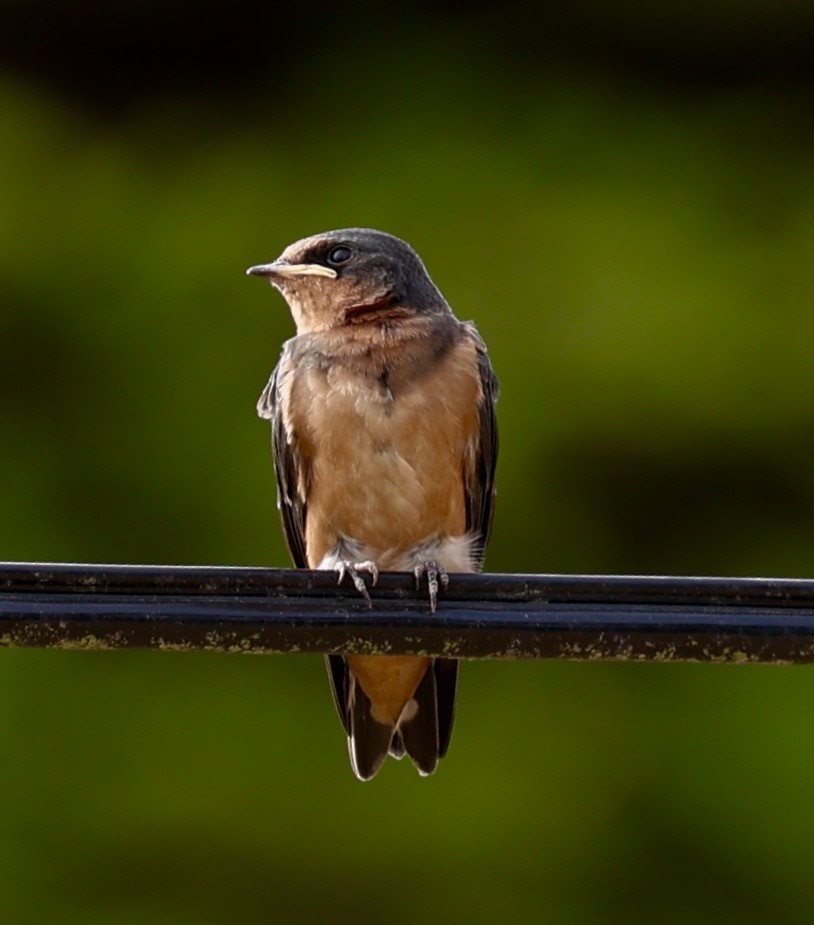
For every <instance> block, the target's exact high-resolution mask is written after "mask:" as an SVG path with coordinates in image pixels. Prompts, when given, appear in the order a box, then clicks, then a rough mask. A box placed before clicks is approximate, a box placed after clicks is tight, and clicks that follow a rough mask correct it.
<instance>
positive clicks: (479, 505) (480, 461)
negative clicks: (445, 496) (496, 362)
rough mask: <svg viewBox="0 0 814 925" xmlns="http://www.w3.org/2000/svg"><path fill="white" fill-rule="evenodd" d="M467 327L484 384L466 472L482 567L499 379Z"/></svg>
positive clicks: (491, 501) (490, 509)
mask: <svg viewBox="0 0 814 925" xmlns="http://www.w3.org/2000/svg"><path fill="white" fill-rule="evenodd" d="M466 327H467V329H468V330H469V333H470V334H471V336H472V337H473V338H474V340H475V343H476V347H477V358H478V375H479V377H480V385H481V401H480V404H479V406H478V418H479V427H478V432H477V434H476V435H475V440H474V442H473V446H472V448H471V452H470V454H469V455H468V458H467V464H466V468H465V471H464V491H465V500H466V529H467V532H469V533H472V534H474V536H475V537H476V538H477V541H478V545H477V553H478V565H479V566H481V565H483V556H484V553H485V552H486V544H487V543H488V542H489V534H490V533H491V532H492V517H493V514H494V507H495V465H496V464H497V448H498V439H497V418H496V416H495V403H496V402H497V395H498V382H497V377H496V376H495V373H494V370H493V369H492V364H491V363H490V362H489V356H488V354H487V353H486V345H485V344H484V342H483V340H482V339H481V337H480V335H479V334H478V332H477V331H476V330H475V327H474V325H469V324H468V325H467V326H466Z"/></svg>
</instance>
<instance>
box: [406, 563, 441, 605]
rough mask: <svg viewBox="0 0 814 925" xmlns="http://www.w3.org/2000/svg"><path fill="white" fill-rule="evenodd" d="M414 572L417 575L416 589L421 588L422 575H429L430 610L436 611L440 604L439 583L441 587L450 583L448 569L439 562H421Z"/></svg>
mask: <svg viewBox="0 0 814 925" xmlns="http://www.w3.org/2000/svg"><path fill="white" fill-rule="evenodd" d="M413 574H414V575H415V589H416V591H420V590H421V576H422V575H426V576H427V590H428V591H429V594H430V610H431V611H432V612H433V613H435V609H436V607H437V606H438V589H439V583H440V587H442V588H446V587H447V586H448V585H449V575H448V573H447V570H446V569H445V568H444V566H443V565H439V564H438V563H437V562H433V561H429V562H421V563H420V564H419V565H417V566H416V567H415V568H414V569H413Z"/></svg>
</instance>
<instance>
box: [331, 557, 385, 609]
mask: <svg viewBox="0 0 814 925" xmlns="http://www.w3.org/2000/svg"><path fill="white" fill-rule="evenodd" d="M334 568H335V570H336V574H337V576H338V578H337V582H336V583H337V584H338V585H341V584H342V581H343V580H344V578H345V575H349V576H350V580H351V581H352V582H353V587H354V588H356V590H357V591H358V592H359V593H360V594H361V595H362V597H363V598H364V599H365V602H366V603H367V606H368V607H370V608H371V609H372V608H373V601H372V600H371V599H370V592H369V591H368V589H367V585H366V584H365V580H364V578H362V576H361V575H360V574H359V573H360V572H367V573H368V575H370V584H371V586H373V585H375V584H376V582H377V581H378V580H379V566H378V565H376V563H375V562H370V561H368V562H349V561H348V560H347V559H340V560H339V562H337V563H336V565H335V566H334Z"/></svg>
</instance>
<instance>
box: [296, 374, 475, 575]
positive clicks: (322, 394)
mask: <svg viewBox="0 0 814 925" xmlns="http://www.w3.org/2000/svg"><path fill="white" fill-rule="evenodd" d="M428 385H429V384H428ZM312 388H313V386H312ZM474 388H475V384H474V383H472V382H471V379H469V378H468V377H467V378H466V379H464V378H463V377H462V378H461V381H460V382H458V381H457V380H453V381H452V384H451V387H447V388H446V389H445V390H444V392H443V393H442V392H440V390H433V389H431V388H429V387H425V388H422V389H413V390H412V391H409V392H407V393H406V394H403V395H399V396H397V397H396V398H395V399H393V398H390V397H388V396H387V395H386V394H382V390H381V389H374V388H368V389H361V388H360V384H359V382H358V381H352V382H343V381H341V380H340V381H338V382H337V381H336V377H334V381H330V376H329V377H328V381H327V383H326V387H325V388H322V389H315V390H314V391H312V392H311V396H312V400H311V402H310V407H309V409H308V411H309V418H310V425H311V426H310V427H309V430H310V432H311V433H312V434H313V444H312V447H311V448H310V454H311V490H310V494H309V503H308V520H307V527H306V544H307V549H308V559H309V562H310V564H311V565H312V566H315V567H323V568H326V567H332V565H333V562H334V561H335V559H336V558H337V557H339V558H342V557H347V558H351V559H353V560H356V561H362V560H363V559H368V558H370V559H373V560H374V561H376V562H377V564H378V565H379V567H380V568H383V569H399V570H401V569H404V568H411V567H412V563H413V560H414V559H415V557H416V555H417V552H416V551H417V550H418V548H419V547H421V546H422V545H430V546H433V547H435V548H434V549H433V550H432V551H431V552H430V554H425V555H424V556H423V557H424V558H425V559H426V558H433V557H435V558H438V559H439V561H440V560H443V559H446V560H448V561H441V564H444V565H445V567H447V568H449V569H450V570H454V571H469V570H470V559H471V555H470V553H471V544H470V542H469V540H468V539H466V538H465V537H464V534H465V532H466V513H465V502H464V484H463V470H464V456H465V453H466V449H467V439H468V437H469V435H470V434H471V429H472V427H473V417H472V416H473V413H474V408H475V405H476V400H477V396H476V394H475V393H474ZM467 393H468V394H467ZM342 544H344V548H343V549H341V550H339V551H338V552H339V555H338V556H337V547H338V546H340V545H342Z"/></svg>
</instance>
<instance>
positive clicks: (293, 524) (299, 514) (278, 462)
mask: <svg viewBox="0 0 814 925" xmlns="http://www.w3.org/2000/svg"><path fill="white" fill-rule="evenodd" d="M291 374H292V373H291V369H290V367H289V366H288V362H287V358H286V355H285V354H283V356H282V357H281V359H280V362H279V363H278V364H277V368H276V369H275V370H274V372H273V373H272V374H271V379H269V382H268V385H267V386H266V387H265V389H264V390H263V394H262V395H261V396H260V399H259V401H258V402H257V413H258V414H259V415H260V417H261V418H266V419H267V420H269V421H270V422H271V446H272V450H273V451H274V470H275V473H276V475H277V507H278V508H279V510H280V516H281V518H282V521H283V533H284V534H285V540H286V545H287V546H288V551H289V552H290V553H291V558H292V559H293V561H294V565H295V566H296V567H297V568H308V556H307V554H306V549H305V520H306V516H307V513H308V510H307V509H308V505H307V503H306V500H305V499H306V496H307V487H306V486H307V482H308V473H307V471H306V470H305V467H304V464H303V461H302V457H301V455H300V452H299V449H298V446H297V436H296V434H294V433H292V432H291V431H290V430H289V428H288V427H286V421H285V419H286V416H285V413H284V407H283V403H284V396H283V391H282V388H281V386H282V383H283V382H284V380H285V378H286V377H287V376H290V375H291Z"/></svg>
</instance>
